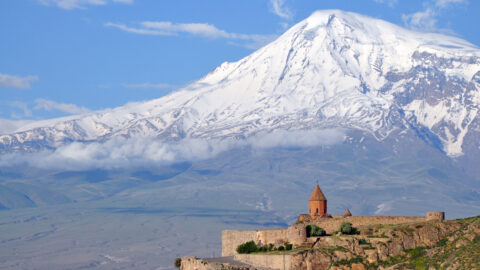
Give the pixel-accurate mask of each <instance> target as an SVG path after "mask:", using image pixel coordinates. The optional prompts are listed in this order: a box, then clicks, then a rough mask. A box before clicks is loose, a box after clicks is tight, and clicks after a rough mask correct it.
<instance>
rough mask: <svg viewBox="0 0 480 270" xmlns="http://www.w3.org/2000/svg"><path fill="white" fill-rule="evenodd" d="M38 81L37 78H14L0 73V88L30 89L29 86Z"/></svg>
mask: <svg viewBox="0 0 480 270" xmlns="http://www.w3.org/2000/svg"><path fill="white" fill-rule="evenodd" d="M34 81H38V76H26V77H21V76H15V75H9V74H2V73H0V88H18V89H25V88H30V84H31V83H32V82H34Z"/></svg>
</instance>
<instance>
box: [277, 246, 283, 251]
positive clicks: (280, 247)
mask: <svg viewBox="0 0 480 270" xmlns="http://www.w3.org/2000/svg"><path fill="white" fill-rule="evenodd" d="M277 250H278V251H284V250H285V247H284V246H279V247H278V249H277Z"/></svg>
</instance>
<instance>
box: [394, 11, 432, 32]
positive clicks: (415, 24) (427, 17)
mask: <svg viewBox="0 0 480 270" xmlns="http://www.w3.org/2000/svg"><path fill="white" fill-rule="evenodd" d="M402 20H403V23H404V24H405V25H406V26H407V27H409V28H413V29H423V30H434V29H435V25H436V24H437V19H436V13H435V11H434V10H433V9H431V8H427V9H426V10H424V11H419V12H415V13H412V14H408V15H405V14H403V15H402Z"/></svg>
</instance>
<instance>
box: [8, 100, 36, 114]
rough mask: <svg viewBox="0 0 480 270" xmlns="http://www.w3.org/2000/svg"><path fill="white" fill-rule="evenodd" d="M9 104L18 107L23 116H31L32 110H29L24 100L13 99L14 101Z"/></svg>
mask: <svg viewBox="0 0 480 270" xmlns="http://www.w3.org/2000/svg"><path fill="white" fill-rule="evenodd" d="M10 106H11V107H14V108H18V109H20V110H21V111H22V112H23V115H24V116H27V117H30V116H32V111H31V110H30V108H28V105H27V103H25V102H21V101H14V102H11V103H10ZM15 117H17V116H15Z"/></svg>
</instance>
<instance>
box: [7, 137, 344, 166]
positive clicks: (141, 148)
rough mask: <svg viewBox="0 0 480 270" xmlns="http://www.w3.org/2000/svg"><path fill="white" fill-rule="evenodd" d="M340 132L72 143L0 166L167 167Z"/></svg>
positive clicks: (309, 142) (328, 140) (314, 141)
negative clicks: (222, 154) (162, 165)
mask: <svg viewBox="0 0 480 270" xmlns="http://www.w3.org/2000/svg"><path fill="white" fill-rule="evenodd" d="M343 138H344V131H343V130H336V129H329V130H313V131H275V132H273V133H262V134H258V135H257V136H255V137H252V138H249V139H247V140H233V139H226V140H202V139H191V138H187V139H183V140H181V141H179V142H177V143H171V142H170V143H164V142H162V141H160V140H158V139H156V138H150V137H134V138H130V139H125V138H122V137H115V138H113V139H111V140H108V141H106V142H104V143H98V142H95V143H80V142H74V143H71V144H68V145H65V146H61V147H59V148H57V149H56V150H54V151H50V150H45V151H41V152H37V153H25V154H23V153H11V154H4V155H1V156H0V166H4V167H9V166H18V165H28V166H33V167H37V168H43V169H64V170H86V169H94V168H103V169H115V168H127V167H133V168H135V167H139V166H149V165H158V164H169V163H173V162H181V161H194V160H200V159H208V158H212V157H214V156H216V155H217V154H219V153H221V152H223V151H226V150H229V149H233V148H238V147H252V148H253V149H265V148H273V147H305V146H317V145H332V144H335V143H339V142H342V141H343Z"/></svg>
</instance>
